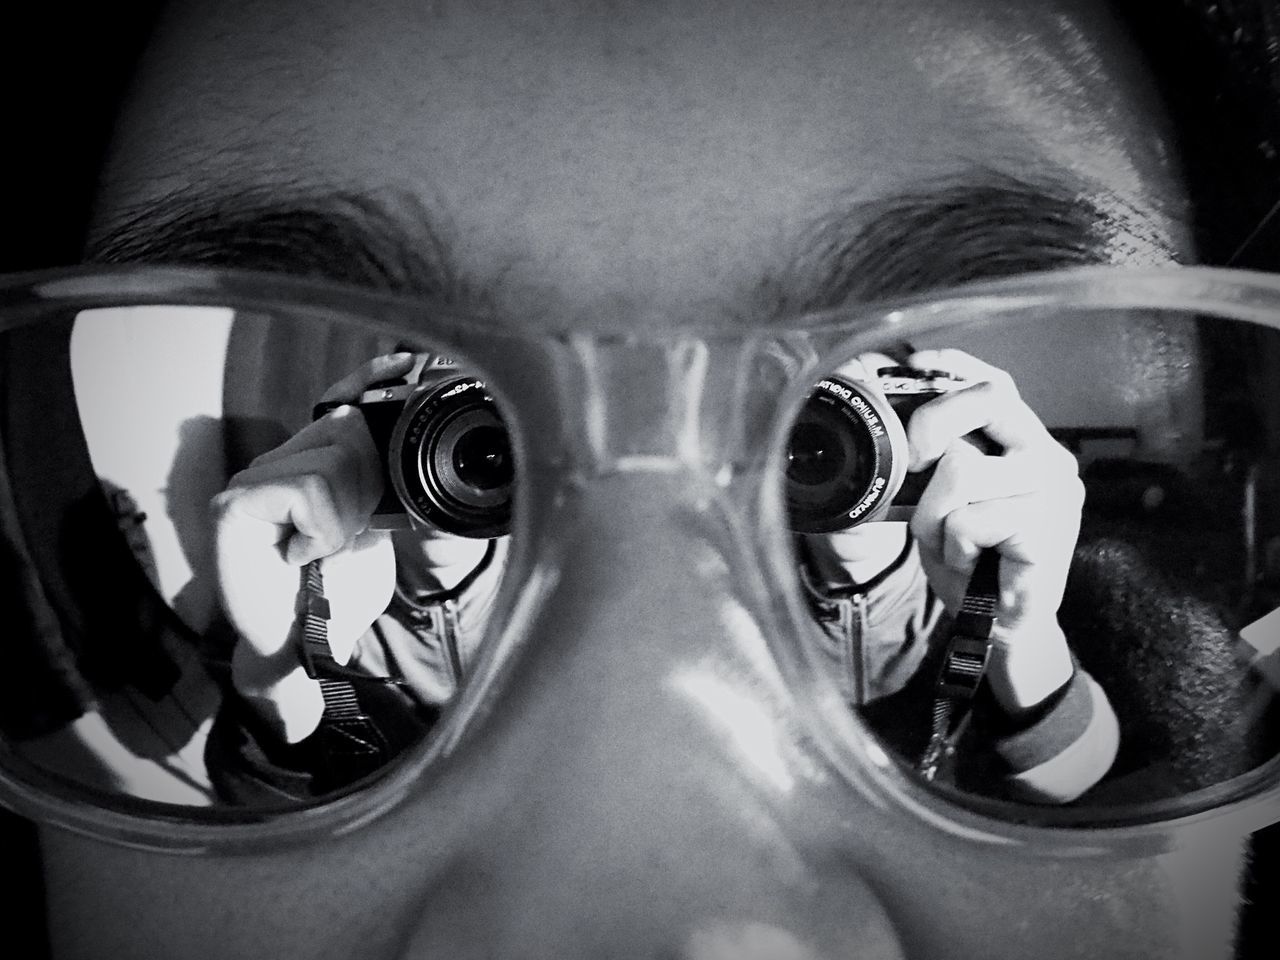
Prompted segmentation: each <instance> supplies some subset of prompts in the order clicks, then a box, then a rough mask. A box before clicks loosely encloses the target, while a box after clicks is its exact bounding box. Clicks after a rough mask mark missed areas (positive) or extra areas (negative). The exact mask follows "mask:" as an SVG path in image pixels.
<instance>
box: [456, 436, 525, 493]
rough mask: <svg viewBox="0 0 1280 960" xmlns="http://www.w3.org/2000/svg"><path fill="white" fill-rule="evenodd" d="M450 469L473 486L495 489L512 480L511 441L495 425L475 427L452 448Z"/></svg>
mask: <svg viewBox="0 0 1280 960" xmlns="http://www.w3.org/2000/svg"><path fill="white" fill-rule="evenodd" d="M453 470H454V473H456V474H457V475H458V479H459V480H461V481H462V482H463V483H464V484H467V485H468V486H471V487H474V488H475V489H476V490H483V491H489V490H496V489H498V488H499V487H505V486H507V485H508V484H510V483H511V443H510V441H509V440H508V438H507V431H506V430H504V429H502V427H498V426H481V427H474V428H472V429H471V430H469V431H467V432H466V433H464V434H463V435H462V436H460V437H459V438H458V442H457V445H456V446H455V447H454V448H453Z"/></svg>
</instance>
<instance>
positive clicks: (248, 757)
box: [206, 541, 1118, 803]
mask: <svg viewBox="0 0 1280 960" xmlns="http://www.w3.org/2000/svg"><path fill="white" fill-rule="evenodd" d="M504 555H505V543H504V542H501V541H498V542H495V544H494V549H492V550H491V551H490V554H489V556H488V560H489V561H491V562H488V563H487V565H486V568H485V569H483V570H481V571H479V572H478V575H476V576H474V577H473V578H469V579H470V581H471V582H469V583H468V584H467V586H466V589H465V590H463V591H462V592H461V593H460V594H457V595H452V594H450V595H442V594H440V593H436V594H422V593H417V594H415V593H414V592H412V591H409V590H406V589H405V588H404V587H403V586H400V587H398V588H397V591H396V594H395V597H394V598H393V600H392V603H391V605H390V606H389V607H388V609H387V611H386V613H384V614H383V615H382V616H381V617H379V618H378V620H377V621H376V622H375V623H374V624H373V626H372V627H371V628H370V630H369V631H368V632H367V633H366V634H365V635H364V636H363V637H362V638H361V640H360V641H359V643H358V645H357V649H356V653H355V655H354V657H353V659H352V665H353V666H355V667H356V668H357V669H359V670H360V671H362V672H364V673H367V674H368V675H369V676H370V677H371V678H394V679H396V680H398V681H400V682H399V683H398V684H396V685H390V684H386V683H381V682H378V681H377V680H370V681H368V682H364V683H362V682H359V681H356V682H355V683H354V684H353V686H354V687H355V693H356V697H357V699H358V701H359V708H358V710H356V711H354V712H353V711H351V710H347V711H346V712H345V713H344V715H342V716H335V715H332V714H331V713H329V712H326V715H325V718H324V719H323V720H322V722H321V725H320V727H319V728H318V729H317V730H316V731H315V732H314V733H313V734H312V735H311V736H310V737H308V738H306V739H305V740H303V741H301V742H300V743H297V744H293V745H286V744H282V743H280V742H279V740H278V739H277V738H276V737H275V736H274V735H273V733H272V731H271V730H270V729H268V728H267V727H266V726H265V724H263V723H262V722H261V721H260V720H259V719H258V718H257V715H256V713H255V712H254V710H253V709H252V707H250V706H249V705H247V704H246V703H244V702H243V701H241V700H240V699H239V698H238V697H237V696H236V695H235V694H234V693H230V694H229V695H228V697H227V700H226V703H224V706H223V709H222V710H221V711H220V712H219V714H218V717H217V720H216V722H215V724H214V727H213V730H212V731H211V733H210V736H209V741H208V746H207V749H206V761H207V764H208V767H209V772H210V776H211V778H212V780H213V783H214V785H215V787H216V788H217V790H218V792H219V794H220V795H221V796H222V797H223V799H225V800H229V801H231V802H244V803H252V802H262V801H265V800H272V799H275V800H282V799H297V800H306V799H312V798H315V797H318V796H321V795H323V794H325V793H328V792H331V791H333V790H335V789H339V788H341V787H342V786H345V785H347V784H348V783H350V782H352V781H354V780H356V779H359V778H360V777H362V776H364V775H366V774H368V773H371V772H373V771H374V770H376V769H377V767H378V766H380V765H381V764H382V763H385V762H387V761H388V760H390V759H392V758H393V757H394V756H395V754H396V753H397V752H398V751H399V750H400V749H403V748H404V747H406V746H408V745H409V744H411V743H412V742H413V741H414V740H416V739H417V738H418V737H420V736H422V735H423V734H425V733H426V731H427V730H428V729H429V728H430V726H431V724H432V723H433V722H434V720H435V718H436V717H437V715H438V713H439V711H440V710H441V708H442V707H443V706H444V705H445V704H446V703H447V702H448V701H449V700H450V699H451V698H452V697H453V695H454V693H455V691H456V690H457V686H458V684H459V682H460V681H461V679H462V677H463V676H465V675H466V673H467V672H468V670H469V669H470V667H471V664H472V661H473V658H474V655H475V641H476V638H477V637H478V636H479V633H480V627H481V626H482V625H483V623H484V620H485V618H486V616H487V614H488V609H489V606H490V604H491V602H492V599H493V596H494V592H495V590H496V586H497V581H498V579H499V578H500V576H501V567H502V559H503V556H504ZM805 582H806V587H807V588H808V590H809V593H810V597H811V600H812V604H813V610H814V614H815V618H816V619H817V620H818V622H819V623H820V624H822V626H823V629H822V630H821V631H815V637H816V638H817V642H818V643H819V644H820V649H821V651H822V656H823V658H824V659H825V661H826V662H827V663H829V664H830V668H831V670H832V674H833V676H834V677H835V678H836V679H837V681H838V682H839V683H840V685H841V688H842V689H843V690H844V691H845V693H846V696H847V698H848V700H849V702H850V703H851V704H854V705H857V706H859V707H861V708H862V709H863V713H864V715H865V716H866V718H867V719H868V721H869V722H870V723H871V725H872V726H873V728H875V730H876V732H877V733H878V734H880V735H881V736H882V737H883V738H884V739H885V740H886V741H887V742H888V743H889V744H890V745H891V746H893V747H895V748H896V749H898V750H899V751H901V752H902V754H903V756H905V757H907V758H916V757H919V756H920V754H921V753H922V751H923V750H924V747H925V743H926V742H927V739H928V727H929V715H930V699H931V695H932V687H933V678H934V677H935V676H936V674H937V660H938V656H937V654H938V653H939V652H940V647H941V646H942V643H943V638H944V637H945V631H946V627H947V626H948V624H947V623H946V615H945V613H944V611H943V608H942V604H941V602H940V601H939V600H938V599H937V597H936V596H934V594H933V593H932V591H931V590H930V589H929V586H928V582H927V581H926V579H925V575H924V571H923V569H922V568H921V566H920V563H919V559H918V556H917V554H916V552H915V549H914V545H909V546H908V549H906V550H904V552H903V554H902V555H901V556H900V557H899V558H898V560H897V561H896V562H895V564H894V565H893V566H891V567H890V568H889V569H888V570H886V571H884V572H883V573H882V574H880V575H879V576H877V577H876V578H875V580H874V581H873V582H871V583H867V584H862V585H859V586H858V587H857V588H856V589H854V590H844V591H839V592H838V593H835V592H828V591H824V590H823V589H821V588H819V587H818V586H816V585H815V583H814V582H813V580H812V578H809V577H806V578H805ZM1117 740H1118V733H1117V726H1116V720H1115V715H1114V713H1113V712H1112V710H1111V706H1110V704H1109V703H1108V701H1107V698H1106V695H1105V694H1104V693H1103V692H1102V690H1101V688H1100V687H1099V686H1098V685H1097V684H1096V683H1095V682H1094V681H1093V680H1092V678H1090V677H1089V676H1088V675H1087V674H1086V673H1085V672H1084V671H1083V670H1082V669H1079V668H1078V667H1077V669H1076V671H1075V673H1074V675H1073V676H1072V678H1071V679H1070V680H1069V681H1068V682H1067V683H1066V684H1065V685H1064V686H1063V687H1062V688H1061V689H1060V690H1058V691H1057V692H1056V693H1055V694H1054V695H1052V696H1051V697H1049V698H1048V699H1047V700H1046V701H1045V702H1044V703H1043V704H1041V705H1040V706H1039V707H1038V708H1036V709H1035V710H1032V711H1029V712H1028V713H1027V715H1025V716H1022V717H1019V718H1017V719H1016V720H1015V719H1012V718H1009V717H1007V716H1004V715H1003V714H1001V713H1000V711H999V709H998V708H997V707H996V706H995V704H994V701H993V700H989V701H983V700H982V699H981V698H980V700H979V702H978V704H977V707H976V708H975V722H974V723H973V725H972V727H971V732H970V733H969V735H968V736H967V740H966V741H962V744H961V750H960V762H959V763H958V764H957V770H956V772H955V775H956V777H957V779H958V780H959V782H960V783H961V785H962V786H966V787H967V788H969V789H978V790H980V791H982V792H985V793H998V794H1002V795H1012V796H1016V797H1020V798H1022V799H1030V800H1033V801H1038V802H1047V803H1058V802H1066V801H1069V800H1072V799H1074V798H1076V797H1077V796H1079V795H1080V794H1081V793H1083V792H1084V791H1085V790H1087V789H1088V788H1090V787H1091V786H1093V785H1094V783H1096V782H1097V781H1098V780H1099V779H1100V778H1101V776H1102V775H1103V774H1105V772H1106V770H1107V768H1108V766H1109V765H1110V762H1111V759H1112V758H1113V757H1114V756H1115V754H1116V749H1117Z"/></svg>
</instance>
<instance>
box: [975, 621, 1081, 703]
mask: <svg viewBox="0 0 1280 960" xmlns="http://www.w3.org/2000/svg"><path fill="white" fill-rule="evenodd" d="M992 640H993V645H992V648H991V658H990V660H989V661H988V663H987V680H988V683H989V684H990V687H991V692H992V694H993V695H994V696H995V699H996V702H997V703H998V704H999V705H1000V706H1001V707H1002V708H1003V709H1004V710H1005V711H1006V712H1008V713H1019V712H1022V711H1025V710H1029V709H1031V708H1034V707H1036V706H1038V705H1039V704H1041V703H1043V702H1044V701H1045V700H1047V699H1048V698H1049V697H1051V696H1053V695H1054V694H1055V693H1057V692H1058V691H1059V690H1061V689H1062V688H1063V686H1064V685H1066V683H1067V682H1068V681H1069V680H1070V679H1071V677H1072V675H1073V674H1074V673H1075V661H1074V660H1073V659H1072V657H1071V650H1070V648H1068V646H1067V638H1066V636H1065V635H1064V634H1063V632H1062V627H1060V626H1059V625H1058V621H1057V619H1056V618H1050V619H1049V620H1043V621H1040V622H1038V623H1037V622H1024V623H1022V624H1019V625H1018V626H1017V627H1015V628H1007V627H1002V625H1001V624H1000V623H997V624H996V626H995V627H994V629H993V630H992Z"/></svg>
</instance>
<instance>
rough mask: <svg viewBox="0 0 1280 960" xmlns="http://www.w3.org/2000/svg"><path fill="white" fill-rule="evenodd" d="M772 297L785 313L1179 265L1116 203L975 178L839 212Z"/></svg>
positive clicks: (801, 249)
mask: <svg viewBox="0 0 1280 960" xmlns="http://www.w3.org/2000/svg"><path fill="white" fill-rule="evenodd" d="M797 246H798V252H797V253H796V255H795V257H794V258H793V260H792V261H791V263H790V264H789V265H788V266H787V267H786V268H785V270H784V273H783V276H784V277H786V278H788V279H785V280H783V281H780V282H779V283H778V287H779V289H781V290H783V291H784V292H785V291H787V290H794V291H799V292H800V293H801V297H802V299H801V300H800V302H794V301H792V302H787V303H785V304H784V307H786V308H788V309H791V310H808V309H823V308H827V307H836V306H840V305H841V304H844V303H849V302H854V301H859V300H872V299H877V298H880V297H889V296H898V295H904V294H911V293H919V292H922V291H925V290H929V289H934V288H940V287H946V286H952V285H955V284H959V283H965V282H968V281H971V280H986V279H995V278H997V277H1004V276H1013V275H1016V274H1020V273H1027V272H1030V271H1035V270H1050V269H1056V268H1062V267H1070V266H1085V265H1094V264H1104V263H1128V264H1152V263H1158V262H1169V261H1171V260H1175V259H1177V257H1176V252H1175V250H1174V248H1173V245H1172V242H1171V240H1170V238H1169V235H1168V232H1167V230H1165V229H1162V228H1161V227H1160V226H1159V225H1158V223H1157V222H1156V219H1155V217H1153V216H1152V215H1151V214H1149V213H1146V212H1144V211H1141V210H1139V209H1138V208H1137V207H1135V206H1134V205H1133V204H1131V203H1129V202H1127V201H1124V200H1122V199H1121V198H1120V197H1118V196H1116V195H1113V194H1107V193H1103V192H1098V191H1095V192H1094V193H1092V194H1089V193H1086V192H1084V191H1083V190H1081V189H1079V188H1078V187H1076V188H1073V187H1072V186H1071V185H1070V182H1069V180H1067V179H1066V178H1065V177H1064V178H1062V179H1045V180H1030V179H1023V178H1018V177H1013V176H1010V175H1008V174H1004V173H1000V172H996V171H992V170H981V171H971V172H970V173H968V174H967V175H965V176H964V177H963V178H954V179H949V180H945V181H940V182H935V183H932V184H928V185H925V186H924V187H922V188H920V189H917V190H913V191H911V192H907V193H902V194H899V195H895V196H891V197H886V198H879V199H872V200H867V201H851V202H849V203H847V204H844V205H836V206H835V207H834V208H833V210H832V211H831V212H830V213H829V214H827V215H825V216H823V217H822V218H820V219H819V220H818V221H817V222H816V223H814V224H813V225H812V226H811V228H810V230H809V231H808V233H807V234H806V235H804V236H803V237H802V238H801V240H800V242H799V244H798V245H797Z"/></svg>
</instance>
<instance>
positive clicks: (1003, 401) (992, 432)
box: [907, 381, 1057, 470]
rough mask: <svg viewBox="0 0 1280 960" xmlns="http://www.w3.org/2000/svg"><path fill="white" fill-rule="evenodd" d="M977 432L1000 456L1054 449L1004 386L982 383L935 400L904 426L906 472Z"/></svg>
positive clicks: (1046, 434) (1031, 415)
mask: <svg viewBox="0 0 1280 960" xmlns="http://www.w3.org/2000/svg"><path fill="white" fill-rule="evenodd" d="M974 431H981V432H982V433H983V434H985V435H986V436H987V437H989V438H990V439H991V440H993V441H995V442H996V443H997V444H999V445H1000V446H1001V447H1003V448H1004V449H1005V451H1016V450H1029V449H1032V448H1035V447H1047V446H1057V444H1056V442H1055V441H1054V440H1053V437H1052V436H1050V434H1049V431H1048V430H1046V429H1045V426H1044V424H1043V423H1041V422H1040V418H1039V417H1037V416H1036V415H1035V413H1034V412H1033V411H1032V410H1031V408H1030V407H1028V406H1027V405H1026V403H1025V402H1024V401H1023V400H1022V398H1021V397H1020V396H1019V395H1018V392H1017V391H1016V390H1015V389H1013V387H1012V386H1011V385H1009V384H1006V383H996V382H992V381H982V382H980V383H975V384H973V385H972V386H968V387H964V388H962V389H959V390H953V391H951V392H950V393H946V394H943V395H942V396H939V397H935V398H934V399H933V400H930V401H929V402H928V403H926V404H924V405H923V406H921V407H919V408H917V409H916V410H915V412H914V413H912V415H911V419H910V420H909V421H908V422H907V441H908V443H909V444H910V447H911V464H910V469H912V470H919V469H922V468H924V467H927V466H928V465H929V464H931V463H933V462H934V461H935V460H937V459H938V458H939V457H940V456H942V453H943V451H944V450H946V449H947V447H948V446H950V444H951V442H952V441H953V440H955V439H957V438H959V437H963V436H965V435H966V434H969V433H973V432H974Z"/></svg>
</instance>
